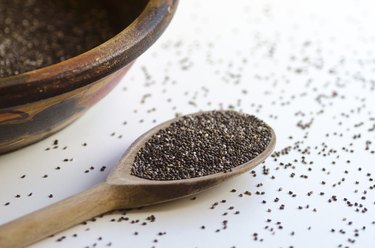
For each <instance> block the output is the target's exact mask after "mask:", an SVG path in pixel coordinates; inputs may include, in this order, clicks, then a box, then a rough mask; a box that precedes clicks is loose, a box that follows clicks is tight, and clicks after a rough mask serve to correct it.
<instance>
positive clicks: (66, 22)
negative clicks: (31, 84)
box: [0, 0, 116, 77]
mask: <svg viewBox="0 0 375 248" xmlns="http://www.w3.org/2000/svg"><path fill="white" fill-rule="evenodd" d="M109 17H110V13H109V10H108V8H105V6H103V4H101V3H100V1H87V0H80V1H76V0H58V1H43V0H27V1H24V0H0V77H8V76H13V75H17V74H20V73H23V72H26V71H31V70H34V69H37V68H40V67H44V66H47V65H51V64H55V63H58V62H61V61H63V60H66V59H68V58H71V57H73V56H76V55H78V54H80V53H82V52H85V51H87V50H89V49H91V48H93V47H95V46H97V45H99V44H100V43H102V42H104V41H106V40H108V39H109V38H111V37H112V36H114V34H115V33H116V31H115V30H114V28H113V26H112V25H110V21H109Z"/></svg>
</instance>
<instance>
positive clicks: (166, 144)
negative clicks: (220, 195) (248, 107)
mask: <svg viewBox="0 0 375 248" xmlns="http://www.w3.org/2000/svg"><path fill="white" fill-rule="evenodd" d="M271 138H272V133H271V129H270V127H269V126H268V125H267V124H266V123H264V122H263V121H261V120H259V119H257V118H256V117H255V116H252V115H247V114H243V113H238V112H235V111H211V112H204V113H202V114H198V115H191V116H185V117H183V118H182V119H180V120H178V121H176V122H173V123H172V124H170V126H168V127H167V128H164V129H161V130H160V131H158V132H157V133H156V134H154V135H153V136H152V137H151V138H150V139H149V140H148V141H147V142H146V143H145V145H144V147H143V148H141V149H140V150H139V152H138V153H137V155H136V157H135V159H134V163H133V166H132V175H135V176H137V177H141V178H145V179H150V180H181V179H188V178H194V177H201V176H206V175H210V174H214V173H218V172H227V171H230V170H231V169H232V168H234V167H236V166H239V165H241V164H244V163H246V162H248V161H250V160H252V159H253V158H255V157H256V156H258V155H259V154H260V153H262V152H263V151H264V150H265V149H266V148H267V146H268V145H269V143H270V141H271Z"/></svg>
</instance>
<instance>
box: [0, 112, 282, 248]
mask: <svg viewBox="0 0 375 248" xmlns="http://www.w3.org/2000/svg"><path fill="white" fill-rule="evenodd" d="M199 114H201V113H198V114H196V115H199ZM180 118H182V117H179V118H175V119H173V120H170V121H168V122H165V123H162V124H160V125H159V126H157V127H155V128H153V129H151V130H149V131H148V132H147V133H145V134H144V135H142V136H141V137H140V138H138V139H137V140H136V141H135V142H134V143H133V144H132V145H131V146H130V148H129V149H128V150H127V151H126V153H125V154H124V156H123V157H122V159H121V160H120V162H119V163H118V165H117V167H116V168H114V170H113V171H112V172H111V174H110V175H109V176H108V178H107V180H106V182H103V183H100V184H99V185H97V186H95V187H93V188H91V189H89V190H87V191H84V192H82V193H79V194H77V195H75V196H72V197H69V198H67V199H65V200H62V201H60V202H57V203H55V204H53V205H51V206H48V207H46V208H44V209H41V210H38V211H36V212H33V213H31V214H28V215H26V216H24V217H21V218H19V219H17V220H15V221H12V222H10V223H7V224H4V225H2V226H0V247H2V248H11V247H12V248H17V247H25V246H27V245H30V244H32V243H35V242H37V241H39V240H41V239H43V238H46V237H48V236H50V235H52V234H55V233H57V232H60V231H62V230H65V229H67V228H69V227H72V226H74V225H76V224H79V223H81V222H83V221H85V220H88V219H90V218H92V217H95V216H98V215H100V214H103V213H106V212H109V211H112V210H116V209H123V208H134V207H140V206H148V205H153V204H158V203H162V202H167V201H171V200H174V199H178V198H182V197H186V196H189V195H192V194H196V193H198V192H200V191H202V190H205V189H208V188H210V187H212V186H214V185H216V184H218V183H220V182H223V181H225V180H226V179H228V178H231V177H233V176H235V175H239V174H242V173H244V172H246V171H249V170H251V169H253V168H254V167H255V166H256V165H258V164H260V163H261V162H262V161H264V160H265V159H266V158H267V157H268V156H269V155H270V154H271V153H272V151H273V149H274V146H275V142H276V136H275V133H274V131H273V130H272V128H269V129H270V132H271V139H270V142H269V143H268V145H267V147H266V149H265V150H264V151H263V152H261V153H260V154H259V155H258V156H256V157H255V158H253V159H252V160H250V161H248V162H246V163H244V164H241V165H239V166H236V167H234V168H233V169H231V170H230V171H227V172H220V173H215V174H211V175H207V176H202V177H195V178H190V179H181V180H169V181H156V180H148V179H143V178H140V177H136V176H134V175H132V174H131V168H132V164H133V161H134V159H135V157H136V155H137V152H138V151H139V150H140V149H141V148H142V147H143V145H144V144H145V142H147V141H148V140H149V139H150V138H151V137H152V136H153V135H154V134H155V133H157V132H158V131H159V130H161V129H165V128H166V127H168V126H169V125H170V124H171V123H173V122H176V121H177V120H179V119H180Z"/></svg>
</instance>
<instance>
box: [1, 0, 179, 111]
mask: <svg viewBox="0 0 375 248" xmlns="http://www.w3.org/2000/svg"><path fill="white" fill-rule="evenodd" d="M177 2H178V1H177V0H149V1H148V3H146V6H145V8H144V10H143V11H142V12H141V13H140V15H139V16H138V17H137V18H136V19H135V20H134V21H133V22H132V23H131V24H129V25H128V26H127V27H126V28H125V29H123V30H122V31H121V32H120V33H118V34H117V35H116V36H114V37H112V38H111V39H109V40H107V41H106V42H104V43H102V44H100V45H98V46H97V47H95V48H93V49H91V50H89V51H86V52H84V53H82V54H79V55H77V56H75V57H72V58H69V59H67V60H65V61H62V62H59V63H56V64H53V65H49V66H46V67H42V68H40V69H36V70H32V71H28V72H25V73H22V74H19V75H15V76H10V77H4V78H0V96H1V97H0V109H1V108H8V107H12V106H17V105H21V104H26V103H30V102H34V101H38V100H41V99H45V98H49V97H53V96H56V95H60V94H62V93H65V92H69V91H72V90H75V89H77V88H80V87H83V86H86V85H88V84H90V83H92V82H95V81H97V80H99V79H101V78H103V77H105V76H107V75H109V74H111V73H113V72H115V71H117V70H119V69H120V68H122V67H124V66H126V65H127V64H129V63H131V62H132V61H133V60H134V59H136V58H137V57H138V56H139V55H140V54H142V53H143V52H144V51H145V50H147V49H148V48H149V47H150V46H151V45H152V44H153V43H154V42H155V41H156V40H157V39H158V38H159V36H160V35H161V33H162V32H163V31H164V29H165V28H166V27H167V26H168V24H169V22H170V20H171V18H172V16H173V14H174V12H175V9H176V6H177Z"/></svg>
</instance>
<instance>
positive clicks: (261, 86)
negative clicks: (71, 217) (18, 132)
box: [0, 0, 375, 248]
mask: <svg viewBox="0 0 375 248" xmlns="http://www.w3.org/2000/svg"><path fill="white" fill-rule="evenodd" d="M374 7H375V6H374V4H373V3H372V1H360V0H340V1H339V0H331V1H323V0H309V1H307V0H306V1H297V0H295V1H294V0H284V1H277V0H273V1H272V0H252V1H249V0H243V1H240V0H237V1H222V0H220V1H219V0H206V1H198V0H195V1H193V0H189V1H181V2H180V4H179V8H178V11H177V13H176V16H175V18H174V19H173V21H172V23H171V25H170V27H169V28H168V29H167V31H166V32H165V33H164V34H163V36H162V37H161V38H160V39H159V40H158V41H157V43H155V44H154V45H153V46H152V48H150V49H149V50H148V51H147V52H146V53H145V54H144V55H142V56H141V57H140V58H139V59H138V61H137V62H136V64H135V65H134V67H133V68H132V69H131V70H130V71H129V73H128V75H127V76H126V77H125V78H124V80H123V81H122V82H121V83H120V85H118V87H116V88H115V89H114V90H113V91H112V92H111V93H110V94H109V95H108V96H107V97H106V98H105V99H104V100H103V101H101V102H100V103H99V104H97V105H96V106H95V107H94V108H92V109H91V110H90V111H88V112H87V113H86V114H85V115H84V116H83V117H82V118H81V119H79V120H78V121H77V122H75V123H74V124H73V125H71V126H70V127H68V128H66V129H64V130H63V131H61V132H59V133H58V134H56V135H54V136H52V137H50V138H48V139H46V140H44V141H42V142H39V143H37V144H35V145H32V146H29V147H27V148H24V149H22V150H19V151H16V152H13V153H9V154H6V155H2V156H0V185H1V188H0V223H5V222H7V221H11V220H13V219H15V218H17V217H19V216H22V215H25V214H27V213H29V212H31V211H33V210H37V209H40V208H42V207H44V206H47V205H50V204H52V203H54V202H56V201H58V200H61V199H63V198H65V197H68V196H70V195H73V194H76V193H79V192H81V191H83V190H85V189H88V188H90V187H92V186H93V185H95V184H97V183H99V182H101V181H104V180H105V178H106V176H107V175H108V173H109V172H110V169H111V168H113V167H114V166H115V165H116V162H117V161H118V160H119V158H120V157H121V154H122V153H123V152H124V151H125V150H126V148H127V147H128V146H129V145H130V144H131V143H132V142H133V141H134V139H135V138H136V137H137V136H139V135H140V134H142V133H143V132H145V131H147V130H148V129H149V128H151V127H152V126H154V125H156V124H157V123H160V122H163V121H165V120H167V119H170V118H172V117H174V116H175V115H176V114H187V113H192V112H197V111H200V110H211V109H221V108H224V109H228V108H229V109H231V108H233V109H236V110H239V111H243V112H246V113H250V114H255V115H257V116H258V117H259V118H261V119H263V120H265V121H266V122H267V123H269V124H270V125H271V126H272V127H274V129H275V131H276V134H277V137H278V141H277V145H276V149H275V151H281V150H282V149H284V148H287V147H290V151H289V153H288V154H284V155H281V156H280V157H278V158H277V159H274V158H269V159H267V160H266V161H265V163H264V164H262V165H260V166H258V167H257V168H256V169H255V170H254V172H255V175H256V176H254V172H252V173H248V174H245V175H242V176H239V177H237V178H235V179H233V180H230V181H228V182H226V183H224V184H222V185H220V186H218V187H216V188H214V189H212V190H209V191H207V192H205V193H202V194H199V195H197V197H196V199H195V200H192V199H183V200H179V201H176V202H173V203H168V204H163V205H159V206H155V207H147V208H143V209H139V210H128V211H118V212H114V213H111V214H107V215H104V216H103V217H100V218H96V220H95V221H89V222H88V223H87V224H86V225H78V226H76V227H74V228H71V229H69V230H67V231H64V232H62V233H59V234H57V235H55V236H54V237H52V238H48V239H46V240H44V241H42V242H40V243H37V244H35V245H34V246H33V247H35V248H42V247H153V246H154V247H227V248H229V247H318V246H320V247H374V244H375V212H374V209H375V193H374V187H375V181H374V179H375V163H374V158H375V154H374V152H373V151H374V150H375V131H374V129H375V128H374V125H375V112H374V107H375V98H374V87H375V83H374V82H375V53H374V52H375V51H374V50H375V31H374V23H375V15H374V14H373V10H374ZM309 123H311V124H310V125H309ZM54 140H58V147H57V148H56V149H53V142H54ZM371 142H372V143H371ZM84 143H86V144H87V146H83V144H84ZM366 143H367V144H368V145H367V146H368V149H367V150H366ZM370 143H371V144H370ZM64 147H66V149H64ZM46 148H50V150H48V151H46ZM65 159H68V162H64V160H65ZM310 162H311V163H310ZM103 166H106V169H105V170H104V171H101V170H100V169H101V168H102V167H103ZM57 167H59V168H60V169H58V168H57ZM264 170H268V174H264V173H263V171H264ZM86 171H88V172H86ZM45 175H47V177H44V176H45ZM306 177H307V178H306ZM233 189H235V190H236V192H232V191H233ZM245 191H249V192H251V196H249V195H246V194H243V193H244V192H245ZM30 193H32V194H31V195H30ZM241 193H242V194H243V195H242V197H241ZM50 194H52V197H49V195H50ZM29 195H30V196H29ZM334 199H337V200H336V201H335V200H334ZM223 200H224V201H223ZM348 201H349V202H350V203H349V205H350V204H352V206H348ZM216 202H217V203H218V204H217V205H216V206H215V207H214V209H211V206H212V205H213V204H215V203H216ZM281 205H283V206H284V209H280V207H281ZM87 207H88V208H89V207H90V206H87ZM281 208H282V207H281ZM237 211H238V212H237ZM236 212H237V213H236ZM151 215H154V216H155V221H154V222H150V221H149V220H147V217H149V216H151ZM121 217H123V218H122V219H121ZM125 217H126V218H129V219H125ZM118 220H122V221H118ZM136 220H139V222H137V223H132V221H133V222H136ZM224 220H226V221H227V224H226V226H227V227H226V228H225V229H224V228H223V227H224V225H223V221H224ZM143 222H146V223H147V224H146V225H142V223H143ZM201 226H205V229H202V228H201ZM135 232H137V233H138V235H135ZM159 232H162V233H163V235H159V234H158V233H159ZM164 232H165V233H164ZM155 239H156V240H155ZM58 240H60V241H58Z"/></svg>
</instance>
